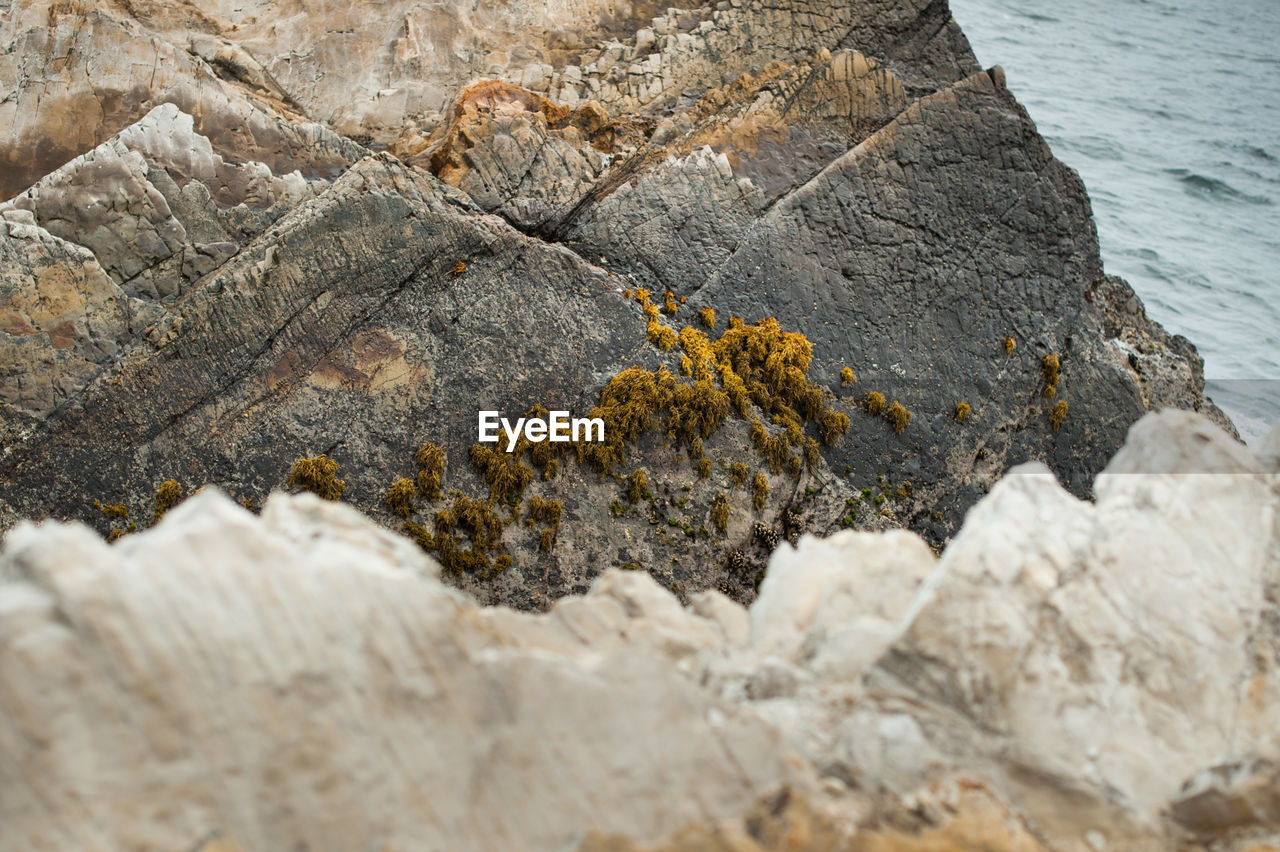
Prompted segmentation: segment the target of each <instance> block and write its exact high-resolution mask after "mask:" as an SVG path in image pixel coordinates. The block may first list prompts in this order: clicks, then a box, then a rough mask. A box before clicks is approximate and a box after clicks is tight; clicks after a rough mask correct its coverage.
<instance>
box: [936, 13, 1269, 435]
mask: <svg viewBox="0 0 1280 852" xmlns="http://www.w3.org/2000/svg"><path fill="white" fill-rule="evenodd" d="M951 10H952V13H953V14H954V15H955V18H956V20H957V21H958V22H959V23H960V26H961V28H962V29H963V30H964V32H965V34H966V35H967V36H968V37H969V42H970V44H971V45H972V46H973V50H974V53H975V54H977V57H978V60H979V62H981V63H982V64H983V66H984V67H988V66H991V65H1001V66H1003V67H1004V70H1005V75H1006V81H1007V84H1008V86H1009V88H1010V90H1012V91H1013V93H1014V94H1015V95H1016V96H1017V97H1018V100H1019V101H1021V102H1022V104H1023V105H1024V106H1025V107H1026V108H1027V111H1028V112H1029V113H1030V114H1031V117H1032V119H1033V120H1034V121H1035V122H1036V125H1037V127H1039V129H1040V132H1041V134H1042V135H1043V136H1044V137H1045V138H1046V139H1047V140H1048V142H1049V144H1050V146H1051V147H1052V148H1053V151H1054V153H1055V154H1056V155H1057V157H1058V159H1060V160H1062V161H1063V162H1065V163H1066V164H1067V165H1070V166H1072V167H1073V168H1075V169H1076V170H1077V171H1079V172H1080V175H1081V176H1082V177H1083V178H1084V182H1085V186H1086V187H1087V189H1088V191H1089V196H1090V198H1091V199H1092V201H1093V212H1094V217H1095V218H1096V220H1097V223H1098V238H1099V241H1100V244H1101V249H1102V259H1103V264H1104V265H1105V267H1106V269H1107V271H1108V272H1110V273H1112V274H1116V275H1120V276H1122V277H1124V278H1126V279H1127V280H1128V281H1129V283H1130V284H1132V285H1133V288H1134V289H1135V290H1136V291H1137V292H1138V295H1139V296H1141V297H1142V300H1143V302H1144V303H1145V304H1146V306H1147V312H1148V314H1149V315H1150V316H1151V317H1152V318H1153V319H1155V320H1156V321H1158V322H1160V323H1161V324H1162V325H1163V326H1164V327H1165V328H1167V329H1168V330H1170V331H1172V332H1176V333H1178V334H1182V335H1185V336H1186V337H1188V338H1190V340H1191V341H1192V343H1194V344H1195V345H1196V347H1197V348H1198V349H1199V350H1200V354H1201V355H1202V356H1203V357H1204V360H1205V376H1206V379H1207V387H1206V392H1207V393H1208V395H1209V396H1211V397H1212V398H1213V399H1214V401H1215V402H1217V403H1218V405H1219V406H1220V407H1222V408H1223V409H1224V410H1225V411H1226V412H1227V414H1228V415H1229V416H1231V418H1232V420H1233V421H1234V422H1235V424H1236V427H1237V428H1238V429H1239V430H1240V432H1241V435H1242V436H1243V437H1244V438H1245V439H1246V440H1248V441H1254V440H1256V439H1257V438H1259V437H1260V436H1262V435H1264V434H1266V432H1267V431H1268V430H1269V429H1270V427H1271V425H1272V424H1274V423H1275V422H1277V421H1280V0H1234V2H1231V3H1222V2H1215V0H1056V1H1055V2H1046V0H952V2H951Z"/></svg>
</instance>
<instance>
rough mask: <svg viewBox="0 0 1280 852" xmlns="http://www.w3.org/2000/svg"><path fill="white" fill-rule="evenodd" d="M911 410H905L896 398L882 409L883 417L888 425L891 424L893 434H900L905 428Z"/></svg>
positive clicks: (909, 419) (908, 421) (909, 420)
mask: <svg viewBox="0 0 1280 852" xmlns="http://www.w3.org/2000/svg"><path fill="white" fill-rule="evenodd" d="M911 417H912V415H911V412H910V411H907V409H906V406H904V405H903V404H902V403H900V402H898V401H897V400H896V399H895V400H894V401H893V404H892V405H890V406H889V407H888V408H886V409H885V411H884V419H885V420H888V421H889V425H891V426H893V431H894V434H896V435H901V434H902V433H903V431H904V430H905V429H906V428H907V424H909V423H910V422H911Z"/></svg>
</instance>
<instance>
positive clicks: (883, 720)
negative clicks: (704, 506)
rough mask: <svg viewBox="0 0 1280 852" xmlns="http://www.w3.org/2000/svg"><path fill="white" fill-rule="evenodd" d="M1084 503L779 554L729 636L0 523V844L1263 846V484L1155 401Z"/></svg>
mask: <svg viewBox="0 0 1280 852" xmlns="http://www.w3.org/2000/svg"><path fill="white" fill-rule="evenodd" d="M1277 434H1280V430H1278V432H1277ZM1095 489H1096V491H1097V495H1098V497H1097V501H1096V503H1087V502H1082V501H1080V500H1078V499H1076V498H1074V497H1072V496H1071V495H1070V494H1068V493H1067V492H1066V491H1064V490H1063V489H1062V488H1061V487H1060V486H1059V485H1058V484H1057V483H1056V482H1055V481H1054V478H1053V476H1052V475H1050V474H1049V472H1048V471H1047V470H1046V469H1045V468H1044V467H1043V466H1040V465H1034V466H1028V467H1025V468H1022V469H1019V470H1017V471H1015V472H1013V473H1011V474H1010V475H1009V476H1007V477H1006V478H1005V479H1004V480H1003V481H1001V482H1000V484H999V485H998V486H997V487H996V488H995V489H994V490H993V492H992V493H991V494H990V495H989V496H987V497H986V498H984V499H983V500H982V501H981V502H980V503H979V504H978V505H977V506H976V507H975V508H974V510H973V511H972V512H970V513H969V516H968V517H967V519H966V520H965V524H964V528H963V530H962V531H961V533H960V534H959V535H958V536H957V537H956V539H955V540H954V541H953V542H952V543H951V544H950V546H948V547H947V548H946V549H945V551H944V552H943V553H942V554H941V556H940V557H935V556H934V555H933V554H932V553H931V552H930V550H929V549H928V547H926V546H925V544H924V543H923V542H922V541H921V540H920V539H919V538H918V537H916V536H914V535H912V534H910V533H907V532H903V531H890V532H887V533H883V534H878V535H876V534H869V533H864V532H856V531H846V532H841V533H839V534H837V535H835V536H833V537H831V538H829V539H826V540H818V539H815V538H813V537H805V538H804V539H803V540H802V541H801V542H800V546H799V548H798V549H792V548H790V547H788V546H786V545H783V546H782V547H781V548H780V549H779V550H778V551H777V552H776V553H775V554H774V556H773V559H772V562H771V564H770V568H769V573H768V575H767V577H766V579H765V581H764V583H763V585H762V587H761V590H760V597H759V599H758V600H757V601H756V602H755V603H754V605H753V606H752V607H751V609H750V610H749V611H748V610H744V609H743V608H742V607H740V606H739V605H737V604H735V603H733V602H732V601H730V600H728V599H727V598H725V597H723V596H722V595H720V594H718V593H716V592H707V593H703V594H700V595H697V596H695V597H694V598H693V599H692V601H691V603H690V604H689V605H688V606H682V605H681V604H680V602H679V601H678V600H677V599H676V598H675V597H674V596H672V595H671V594H670V593H669V592H667V591H666V590H664V589H662V588H661V587H660V586H659V585H658V584H657V583H655V582H654V581H653V579H652V578H650V577H649V576H647V575H646V574H644V573H643V572H617V571H613V572H608V573H606V574H604V575H602V576H601V577H599V578H598V579H597V580H596V581H595V583H594V584H593V586H592V589H591V591H590V593H589V594H587V595H585V596H582V597H570V598H565V599H563V600H561V601H559V602H558V603H557V604H556V605H555V606H554V607H553V608H552V609H551V611H550V612H549V613H547V614H541V615H533V614H528V613H522V612H517V611H513V610H510V609H507V608H501V607H498V608H484V607H481V606H479V605H478V604H476V603H475V602H474V601H472V600H471V599H470V598H468V597H466V596H464V595H461V594H459V593H458V592H456V591H455V590H453V589H450V588H448V587H447V586H445V585H443V584H442V583H441V582H440V580H439V577H438V567H437V566H436V565H435V564H434V563H433V562H431V561H430V560H429V559H428V558H426V557H424V556H423V555H422V554H421V553H420V552H419V551H418V550H417V549H416V548H415V547H414V546H412V545H411V544H409V543H408V542H407V541H406V540H405V539H403V538H401V537H400V536H397V535H394V534H392V533H389V532H386V531H385V530H383V529H381V528H380V527H378V526H377V525H375V524H373V523H371V522H369V521H368V520H366V519H364V518H362V517H361V516H359V514H358V513H356V512H355V511H354V510H352V509H350V508H348V507H344V506H341V505H334V504H331V503H325V502H323V501H321V500H319V499H317V498H315V497H313V496H310V495H304V496H300V497H289V496H285V495H275V496H273V497H272V498H271V499H270V500H269V501H268V502H267V505H266V506H265V508H264V510H263V511H262V513H261V515H260V516H255V515H253V514H251V513H249V512H245V511H243V510H242V509H240V508H239V507H236V506H234V505H233V504H232V503H231V502H230V501H228V500H227V499H226V498H225V497H224V496H223V495H221V494H219V493H217V492H213V491H210V492H206V493H203V494H200V495H197V496H195V497H193V498H191V499H190V500H188V501H187V502H186V503H184V504H183V505H181V506H179V507H177V508H176V509H173V510H172V511H171V512H170V513H169V514H167V515H166V517H165V519H164V520H163V521H162V522H161V523H160V524H159V525H158V526H156V527H155V528H154V529H152V530H148V531H146V532H142V533H139V534H137V535H134V536H129V537H126V538H124V539H122V540H121V541H119V542H118V543H116V544H114V545H107V544H106V543H104V542H103V541H102V540H101V539H100V538H99V537H98V536H97V535H95V534H94V533H93V532H92V531H90V530H88V529H86V528H85V527H83V526H80V525H74V524H73V525H63V524H59V523H54V522H46V523H44V524H41V525H39V526H36V525H32V524H30V523H23V524H21V525H19V526H18V527H16V528H15V529H13V530H11V531H10V532H9V533H8V535H7V536H6V539H5V543H4V551H3V555H2V556H0V754H3V755H4V757H5V759H4V760H3V761H0V822H2V823H3V824H4V826H5V831H4V832H3V833H2V834H0V848H3V849H14V850H18V849H23V850H26V849H77V850H79V849H117V848H129V849H139V850H145V849H173V848H195V849H204V850H213V849H219V850H228V849H259V848H297V847H299V846H305V847H307V848H311V849H317V850H325V849H351V848H357V847H358V848H365V847H376V848H386V849H423V848H448V849H457V848H467V849H504V848H522V849H531V850H537V849H566V848H567V849H580V850H639V849H650V850H765V849H767V850H783V849H791V850H796V849H814V850H816V849H826V850H831V849H840V850H889V849H895V850H904V849H905V850H940V849H966V850H974V849H988V850H1040V849H1045V850H1049V849H1053V850H1098V849H1125V850H1163V849H1183V850H1196V849H1204V850H1209V849H1212V850H1245V849H1253V850H1261V849H1268V848H1274V846H1275V845H1276V844H1277V843H1280V806H1277V801H1280V799H1278V796H1280V793H1278V792H1277V789H1278V788H1277V781H1276V777H1277V776H1276V769H1275V767H1276V765H1277V753H1276V751H1275V749H1276V746H1277V742H1276V740H1275V731H1276V730H1278V729H1280V716H1278V715H1277V713H1278V712H1280V710H1278V708H1280V695H1278V694H1277V687H1278V681H1277V676H1276V649H1277V648H1278V647H1280V644H1277V641H1278V638H1280V637H1278V635H1277V633H1276V626H1277V625H1278V624H1280V618H1278V617H1277V616H1280V612H1278V611H1277V605H1278V603H1280V602H1278V601H1277V598H1276V596H1275V589H1276V588H1277V579H1280V522H1278V518H1280V468H1278V467H1277V466H1276V465H1275V463H1274V460H1272V459H1269V458H1267V457H1265V456H1255V455H1254V454H1252V453H1250V452H1248V451H1245V450H1243V449H1242V448H1241V447H1240V446H1239V445H1238V444H1236V443H1235V442H1234V440H1233V439H1232V438H1230V437H1228V436H1227V435H1225V434H1224V433H1222V432H1221V431H1219V430H1218V429H1217V428H1216V427H1214V426H1212V425H1210V424H1209V423H1208V422H1207V421H1205V420H1204V419H1203V418H1200V417H1197V416H1194V415H1190V414H1185V413H1180V412H1165V413H1162V414H1159V415H1148V416H1147V417H1146V418H1144V419H1143V420H1142V421H1140V422H1139V424H1138V425H1137V426H1136V427H1135V428H1134V429H1133V430H1132V432H1131V433H1130V436H1129V440H1128V443H1127V444H1126V445H1125V447H1124V449H1123V450H1122V451H1121V453H1120V454H1119V455H1118V456H1117V457H1116V458H1115V460H1114V461H1113V462H1112V464H1111V465H1110V466H1109V468H1108V470H1107V472H1105V473H1103V474H1102V475H1100V476H1099V477H1098V480H1097V482H1096V485H1095Z"/></svg>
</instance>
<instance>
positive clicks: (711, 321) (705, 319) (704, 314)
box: [698, 308, 716, 329]
mask: <svg viewBox="0 0 1280 852" xmlns="http://www.w3.org/2000/svg"><path fill="white" fill-rule="evenodd" d="M698 319H699V320H701V322H702V324H703V325H704V326H706V327H707V328H709V329H710V328H715V327H716V309H715V308H703V309H702V310H700V311H698Z"/></svg>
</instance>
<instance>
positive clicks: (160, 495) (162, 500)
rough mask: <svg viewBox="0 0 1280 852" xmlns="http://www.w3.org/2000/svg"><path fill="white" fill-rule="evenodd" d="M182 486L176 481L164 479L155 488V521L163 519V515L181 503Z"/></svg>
mask: <svg viewBox="0 0 1280 852" xmlns="http://www.w3.org/2000/svg"><path fill="white" fill-rule="evenodd" d="M182 498H183V490H182V484H181V483H179V482H178V481H177V480H176V479H166V480H165V481H164V482H161V483H160V484H159V485H158V486H157V487H156V520H157V521H159V520H160V519H161V518H163V517H164V513H165V512H167V511H169V510H170V509H172V508H173V507H174V506H176V505H178V504H179V503H181V502H182Z"/></svg>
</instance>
